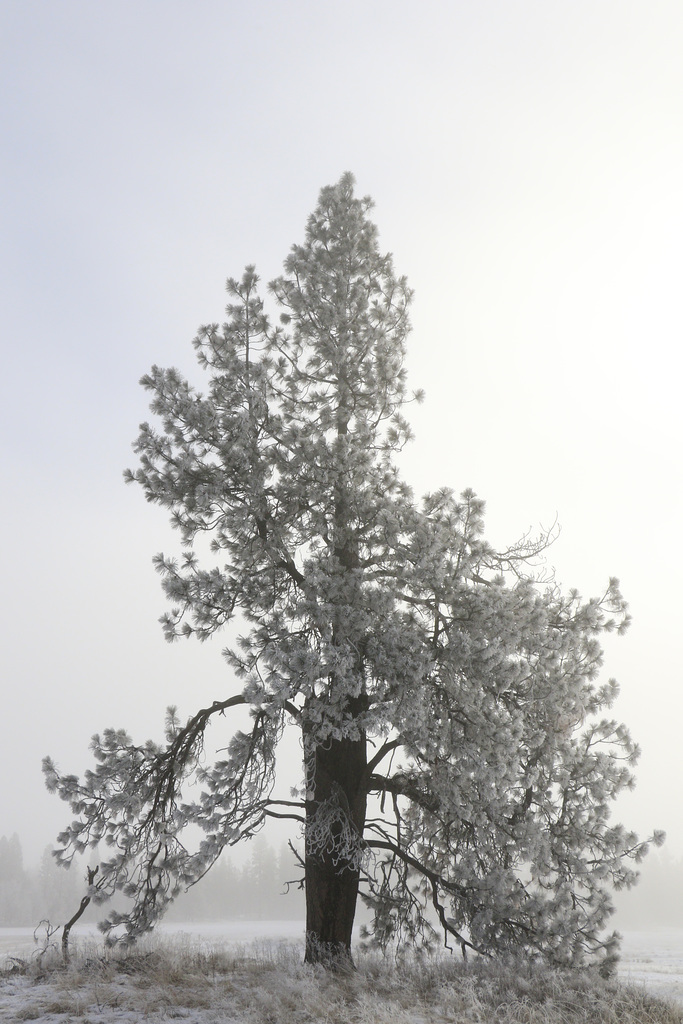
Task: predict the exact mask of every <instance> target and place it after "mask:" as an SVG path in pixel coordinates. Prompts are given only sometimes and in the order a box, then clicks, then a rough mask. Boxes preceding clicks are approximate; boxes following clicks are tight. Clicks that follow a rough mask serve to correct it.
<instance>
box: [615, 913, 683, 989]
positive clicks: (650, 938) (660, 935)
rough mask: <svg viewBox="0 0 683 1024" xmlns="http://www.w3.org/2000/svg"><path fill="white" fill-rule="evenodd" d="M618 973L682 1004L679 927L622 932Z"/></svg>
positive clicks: (682, 941) (682, 947) (682, 959)
mask: <svg viewBox="0 0 683 1024" xmlns="http://www.w3.org/2000/svg"><path fill="white" fill-rule="evenodd" d="M623 936H624V937H623V941H622V944H621V963H620V966H619V974H620V976H621V977H622V978H623V979H624V981H628V982H629V983H632V984H638V985H640V984H642V985H644V986H645V987H646V988H647V989H648V991H650V992H652V993H653V994H654V995H657V996H667V997H668V998H670V999H675V1000H676V1002H679V1003H681V1004H682V1005H683V928H661V929H658V930H656V931H654V930H653V931H625V932H624V933H623Z"/></svg>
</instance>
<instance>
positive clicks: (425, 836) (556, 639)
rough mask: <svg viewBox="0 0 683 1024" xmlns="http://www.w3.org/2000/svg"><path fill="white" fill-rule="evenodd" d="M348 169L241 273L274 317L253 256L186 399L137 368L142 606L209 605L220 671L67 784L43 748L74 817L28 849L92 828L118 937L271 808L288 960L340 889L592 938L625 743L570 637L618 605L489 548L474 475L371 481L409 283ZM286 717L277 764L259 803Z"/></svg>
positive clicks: (627, 751)
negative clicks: (147, 586)
mask: <svg viewBox="0 0 683 1024" xmlns="http://www.w3.org/2000/svg"><path fill="white" fill-rule="evenodd" d="M353 184H354V182H353V178H352V176H351V175H348V174H347V175H345V176H344V177H342V178H341V180H340V181H339V182H338V183H337V184H336V185H334V186H331V187H327V188H324V189H323V190H322V192H321V194H320V199H319V202H318V205H317V207H316V209H315V211H314V213H313V214H312V215H311V217H310V218H309V221H308V225H307V228H306V235H305V240H304V243H303V244H302V245H295V246H294V247H293V248H292V250H291V253H290V255H289V256H288V258H287V260H286V261H285V265H284V274H283V276H282V277H280V278H278V279H277V280H275V281H273V282H272V284H271V285H270V292H271V295H272V296H273V298H274V300H275V302H276V303H277V305H278V306H279V307H280V310H281V315H280V322H279V324H277V325H276V326H274V325H273V322H272V320H271V319H270V318H269V317H268V316H267V315H266V312H265V308H264V304H263V301H262V299H261V298H260V297H259V294H258V289H257V286H258V277H257V275H256V273H255V271H254V268H253V267H247V268H246V271H245V273H244V275H243V277H242V278H241V280H240V281H237V280H233V279H230V280H229V281H228V284H227V290H228V293H229V295H230V304H229V305H228V307H227V321H226V323H225V324H224V325H223V327H222V328H221V327H219V326H218V325H217V324H209V325H207V326H204V327H202V328H201V329H200V331H199V333H198V335H197V337H196V339H195V341H194V345H195V348H196V351H197V356H198V359H199V363H200V365H201V367H202V369H203V370H204V371H205V372H206V374H207V376H208V384H207V390H206V392H205V393H202V392H200V391H197V390H195V388H194V387H193V386H191V385H190V383H189V382H188V381H187V380H185V379H184V378H183V376H182V375H181V374H180V373H179V372H178V371H177V370H175V369H160V368H159V367H156V366H155V367H153V369H152V371H151V373H150V374H149V375H147V376H145V377H144V378H143V379H142V384H143V386H144V387H145V388H146V389H147V390H148V391H149V392H150V393H151V396H152V401H151V409H152V412H153V413H154V414H155V416H156V417H158V420H159V425H158V426H156V427H154V426H151V425H149V424H147V423H145V424H143V425H142V427H141V430H140V435H139V437H138V439H137V442H136V445H135V450H136V452H137V453H138V455H139V457H140V464H139V467H138V468H137V469H136V470H135V471H134V472H133V471H128V472H127V475H126V478H127V480H128V481H134V482H136V483H138V484H139V485H140V486H141V487H142V488H143V491H144V493H145V496H146V498H147V500H148V501H150V502H153V503H155V504H158V505H161V506H162V507H164V508H166V509H168V510H169V512H170V514H171V519H172V523H173V525H174V526H175V527H176V528H177V529H178V531H179V533H180V536H181V540H182V546H183V554H182V556H181V557H180V558H172V557H167V556H165V555H158V556H157V558H156V560H155V564H156V568H157V570H158V572H159V573H160V575H161V577H162V582H163V588H164V590H165V592H166V595H167V596H168V598H169V599H170V601H171V605H172V607H171V610H170V611H169V612H168V613H167V614H166V615H165V616H164V617H163V620H162V621H163V627H164V630H165V633H166V636H167V638H168V639H169V640H174V639H175V638H176V637H179V636H186V637H191V636H194V637H196V638H198V639H199V640H205V639H206V638H208V637H210V636H212V635H213V634H214V633H215V632H216V631H218V630H220V629H221V628H222V627H223V626H225V625H226V624H228V623H231V622H233V621H234V622H237V623H239V626H240V628H241V629H242V633H241V635H240V636H239V639H238V640H237V641H236V642H234V643H233V644H232V645H231V646H229V647H227V649H226V650H225V652H224V654H225V658H226V661H227V663H228V665H229V666H230V668H231V669H232V672H233V674H234V676H235V677H236V678H237V679H238V680H239V681H240V683H239V689H238V690H237V692H235V693H234V694H232V695H230V696H223V695H220V694H219V695H218V699H217V700H216V701H214V703H213V704H212V705H211V706H210V707H206V708H202V709H200V710H199V711H197V712H196V713H195V714H194V715H192V716H191V717H190V718H189V719H188V721H187V722H186V723H185V724H184V725H181V724H180V721H179V719H178V717H177V713H176V711H175V709H170V710H169V713H168V717H167V731H166V742H165V743H162V744H157V743H153V742H151V741H149V742H147V743H146V744H144V745H142V746H139V745H136V744H134V743H133V741H132V740H131V738H130V737H129V736H128V734H127V733H126V732H125V731H116V730H113V729H110V730H107V731H106V732H105V733H104V734H103V735H102V736H95V737H94V740H93V750H94V754H95V758H96V762H97V763H96V766H95V768H94V770H92V771H89V772H87V773H86V775H85V777H84V780H83V781H79V780H78V779H77V778H76V777H75V776H70V775H67V776H64V775H61V774H60V773H59V772H58V771H57V769H56V768H55V766H54V765H53V763H52V762H51V761H50V760H49V759H47V760H46V762H45V771H46V777H47V784H48V786H49V788H51V789H53V790H56V791H57V792H58V793H59V795H60V796H61V797H62V798H64V799H65V800H67V801H68V802H69V803H70V804H71V807H72V809H73V811H74V813H75V814H76V815H77V816H78V817H77V819H76V820H75V821H74V822H73V824H72V825H71V826H70V827H69V828H67V829H66V830H65V831H64V832H63V833H62V834H61V836H60V837H59V840H60V843H61V850H60V851H58V854H59V857H60V859H61V860H63V861H68V860H69V858H70V857H71V856H72V855H73V853H74V852H75V851H78V850H82V849H84V848H85V847H86V846H88V845H94V844H96V843H98V842H104V843H108V844H109V845H110V846H111V848H112V856H111V858H110V859H109V860H106V861H103V863H102V864H101V874H100V881H99V883H98V885H99V888H98V890H97V892H96V893H94V894H93V895H94V897H95V898H97V899H103V898H105V897H106V896H107V895H108V894H110V893H112V892H113V891H115V890H122V891H123V892H125V893H126V894H128V895H129V896H130V897H131V898H132V900H133V905H132V909H131V910H130V912H128V913H112V914H110V916H109V919H108V922H107V924H106V926H105V927H107V928H109V929H113V928H115V927H116V926H117V925H121V926H123V928H124V931H125V935H126V936H127V937H128V938H133V937H135V936H136V935H138V934H139V933H141V932H143V931H145V930H146V929H149V928H151V927H152V926H153V924H154V922H155V921H156V920H157V919H158V917H159V916H160V914H161V913H163V910H164V908H165V907H166V905H167V903H168V902H169V900H171V899H172V898H173V897H174V895H175V894H176V893H177V892H178V891H179V890H180V888H181V887H183V886H188V885H191V884H193V883H194V882H195V881H196V880H198V879H199V878H200V877H201V876H202V875H203V874H204V873H205V872H206V871H207V870H208V869H209V868H210V866H211V864H212V863H213V862H214V861H215V860H216V859H217V857H218V856H219V854H220V852H221V850H223V848H224V847H226V846H230V845H232V844H234V843H236V842H238V841H239V840H241V839H242V838H244V837H245V836H250V835H253V834H254V833H255V832H257V831H258V830H259V829H260V828H261V826H262V825H263V823H264V821H265V820H266V819H267V818H269V817H273V816H274V817H291V818H294V819H295V820H296V821H298V822H299V823H300V824H301V826H302V829H303V834H304V857H303V866H304V876H305V887H306V915H307V921H306V959H307V960H309V961H315V960H324V961H326V962H328V961H329V962H333V963H334V962H339V960H340V959H341V960H342V961H343V960H348V959H349V958H350V955H351V954H350V948H351V931H352V926H353V921H354V914H355V909H356V902H357V897H358V893H359V890H360V891H361V892H362V894H363V897H364V898H365V899H366V901H367V902H368V903H369V905H370V906H371V908H372V909H373V910H374V928H373V929H371V930H372V933H373V935H374V938H375V940H376V941H378V942H380V943H386V942H388V941H389V940H390V939H392V938H393V939H401V938H406V937H407V938H410V939H411V940H414V941H417V940H418V939H419V938H429V936H430V935H431V934H432V927H431V925H430V922H429V913H431V914H432V915H434V914H435V915H436V920H437V921H438V924H439V925H440V927H441V928H442V929H443V930H444V932H445V934H446V936H451V937H453V938H455V940H456V941H457V942H459V943H460V944H461V945H462V948H463V952H464V951H465V949H466V947H468V946H471V947H473V948H475V949H477V950H479V951H481V952H484V953H492V952H495V951H498V950H506V949H516V950H520V949H523V950H527V951H537V952H541V953H543V954H545V955H546V956H548V957H549V958H550V959H552V960H554V961H556V962H560V963H571V964H576V963H580V962H582V961H583V959H584V958H585V956H586V954H588V953H592V954H596V955H597V956H598V958H600V957H602V958H608V959H609V958H610V957H611V956H612V954H613V950H614V946H615V942H616V939H615V938H614V937H611V938H609V939H607V940H604V941H603V940H602V939H601V938H600V932H601V930H602V929H603V927H604V925H605V921H606V919H607V917H608V915H609V913H610V910H611V902H610V897H609V893H608V888H607V887H608V885H609V884H610V883H611V884H613V885H615V886H617V887H619V886H623V885H626V886H629V885H631V884H632V883H633V882H634V880H635V878H636V873H635V871H634V870H633V868H632V867H630V866H629V865H630V862H631V861H634V860H635V861H637V860H639V859H640V858H641V857H642V856H643V854H644V853H645V851H646V849H647V846H648V843H647V842H640V841H639V840H638V839H637V837H636V836H635V835H634V834H633V833H630V832H627V831H626V830H625V829H624V828H623V827H622V826H620V825H610V824H609V823H608V815H609V806H610V803H611V801H612V800H613V799H614V797H615V796H616V795H617V793H618V792H619V791H620V790H621V789H622V788H623V787H624V786H630V785H631V784H632V776H631V773H630V766H631V764H632V763H633V762H634V761H635V759H636V756H637V748H636V747H635V746H634V744H633V743H632V742H631V740H630V737H629V735H628V732H627V731H626V729H625V728H624V727H623V726H621V725H617V724H616V722H614V721H611V720H609V719H605V718H601V717H599V716H600V715H601V713H602V712H603V710H604V709H605V708H607V707H609V705H610V704H611V703H612V701H613V699H614V697H615V695H616V684H615V683H614V682H612V681H611V682H609V683H606V684H604V685H600V686H598V685H597V683H596V675H597V672H598V669H599V667H600V664H601V657H602V653H601V648H600V645H599V642H598V637H599V635H600V634H601V633H603V632H606V631H610V630H613V629H617V630H619V631H623V629H624V628H625V627H626V624H627V621H628V616H627V612H626V605H625V602H624V600H623V598H622V596H621V594H620V592H619V588H618V584H617V581H616V580H611V581H610V582H609V584H608V586H607V587H606V590H605V592H604V594H603V595H602V596H601V597H599V598H595V599H589V600H587V601H583V600H581V598H580V597H579V595H578V594H577V592H576V591H571V592H570V593H569V594H564V593H562V592H561V590H560V589H559V588H558V587H557V586H556V585H554V583H553V581H552V579H546V580H544V579H543V578H542V577H539V576H538V574H537V568H536V567H537V565H538V556H539V555H540V553H541V552H542V551H543V550H544V548H545V547H546V546H547V544H548V543H549V541H550V539H551V538H550V537H549V536H548V535H547V534H545V535H542V536H541V537H540V538H539V539H538V540H536V541H532V540H530V539H529V538H525V539H523V540H522V541H521V542H519V543H517V544H515V545H514V546H513V547H511V548H510V549H509V550H507V551H504V552H496V551H494V550H493V548H492V547H491V546H490V545H489V544H487V543H486V541H485V540H484V539H483V532H482V531H483V508H484V506H483V502H481V501H480V500H479V499H478V498H476V497H475V496H474V494H472V493H471V492H469V491H466V492H465V493H464V494H463V495H462V497H461V498H460V499H456V498H455V497H454V496H453V494H452V492H450V491H449V490H445V489H444V490H441V491H438V492H437V493H435V494H430V495H428V496H427V497H425V498H424V499H423V500H422V501H421V502H418V501H416V500H415V498H414V497H413V495H412V492H411V490H410V488H409V487H408V486H407V485H406V484H405V483H404V482H403V481H402V480H401V478H400V476H399V473H398V470H397V467H396V464H395V455H396V453H397V452H398V451H399V450H400V449H401V448H402V447H403V445H404V444H405V443H406V441H407V440H408V439H409V437H410V430H409V427H408V424H407V422H406V420H405V419H404V416H403V407H404V405H405V403H406V401H407V400H408V394H407V390H406V372H405V369H404V367H403V358H404V347H405V339H406V336H407V334H408V330H409V322H408V306H409V303H410V298H411V293H410V290H409V288H408V286H407V283H406V281H405V279H404V278H398V277H396V275H395V273H394V269H393V265H392V260H391V257H390V256H388V255H382V254H381V253H380V251H379V247H378V240H377V231H376V228H375V226H374V225H373V224H372V223H371V222H370V220H369V219H368V211H369V209H370V207H371V201H370V200H369V199H368V198H365V199H359V198H356V197H355V196H354V192H353ZM414 397H418V398H419V397H420V396H419V395H418V396H414ZM205 542H206V543H205ZM207 548H208V550H207ZM241 705H243V706H246V707H247V708H248V709H249V714H250V716H251V718H250V722H251V725H250V727H249V728H248V729H247V730H246V731H241V730H238V731H237V732H235V734H234V735H233V737H232V739H231V741H230V744H229V746H228V748H227V756H225V757H223V758H221V759H215V760H213V761H211V760H205V757H207V756H208V755H207V754H206V752H205V744H206V738H207V729H208V726H209V724H210V723H213V722H216V721H217V720H218V719H219V718H222V717H225V716H227V714H228V713H229V712H230V710H231V709H233V708H236V707H238V706H241ZM288 723H289V724H292V725H294V726H295V727H296V728H298V729H299V730H300V732H301V737H302V748H303V763H304V771H303V787H302V789H301V791H300V793H299V794H298V795H293V797H292V799H291V800H278V799H275V798H274V796H273V792H274V788H273V787H274V782H275V755H276V746H277V742H278V739H279V738H280V736H281V733H282V730H283V728H284V727H285V725H286V724H288ZM191 781H198V782H199V783H201V785H202V787H203V788H202V793H201V797H200V798H199V799H198V800H195V801H193V802H192V801H189V802H188V798H187V796H186V793H187V792H188V786H187V783H188V782H191ZM189 823H194V824H198V825H200V826H201V828H202V829H203V832H204V839H203V841H202V843H201V845H200V847H199V850H198V851H195V852H190V851H188V850H187V849H186V847H185V846H184V844H183V842H182V840H181V835H182V831H183V829H184V827H185V826H187V825H188V824H189ZM657 841H659V836H658V837H657ZM428 907H429V913H428V909H427V908H428Z"/></svg>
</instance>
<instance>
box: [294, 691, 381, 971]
mask: <svg viewBox="0 0 683 1024" xmlns="http://www.w3.org/2000/svg"><path fill="white" fill-rule="evenodd" d="M354 703H356V704H358V707H357V708H355V709H353V710H355V711H356V712H358V711H360V710H361V706H362V705H364V704H365V703H366V698H362V697H361V698H358V699H357V701H356V702H354ZM309 742H310V741H309ZM307 746H308V750H307V749H306V747H307ZM304 750H305V752H306V754H307V755H308V756H307V763H308V765H309V768H308V770H309V772H310V773H312V778H311V776H310V775H309V784H310V782H312V783H313V786H312V789H313V798H312V799H310V800H307V801H306V820H307V824H308V823H309V822H310V821H312V819H313V817H314V815H315V814H316V812H317V811H318V809H319V807H320V805H321V804H324V803H325V802H326V801H330V802H331V803H332V804H333V805H334V806H338V807H340V808H341V809H342V812H343V814H344V816H345V817H346V820H347V821H348V822H349V823H350V824H351V826H352V828H353V830H354V832H355V833H356V835H357V837H358V841H359V842H360V840H361V839H362V836H363V830H364V827H365V814H366V807H367V779H368V775H367V772H366V767H367V743H366V738H365V734H361V736H360V737H359V738H358V739H353V740H352V739H341V740H332V741H328V742H327V743H325V744H324V745H313V744H312V743H311V744H310V745H308V744H307V741H306V735H305V734H304ZM339 831H340V828H337V829H336V830H335V829H334V828H333V829H332V840H333V839H334V838H336V837H338V835H339ZM305 877H306V962H307V963H325V964H326V965H328V966H332V967H344V966H346V967H348V966H352V964H353V960H352V957H351V933H352V930H353V921H354V917H355V914H356V903H357V899H358V883H359V880H360V872H359V869H358V865H357V863H353V862H351V863H349V861H348V860H345V859H343V858H342V859H339V858H338V856H337V855H336V854H335V850H334V844H333V842H332V841H331V842H330V844H329V845H328V846H327V847H326V848H325V849H324V850H322V851H320V850H318V851H311V849H310V848H309V844H308V843H307V845H306V870H305Z"/></svg>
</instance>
